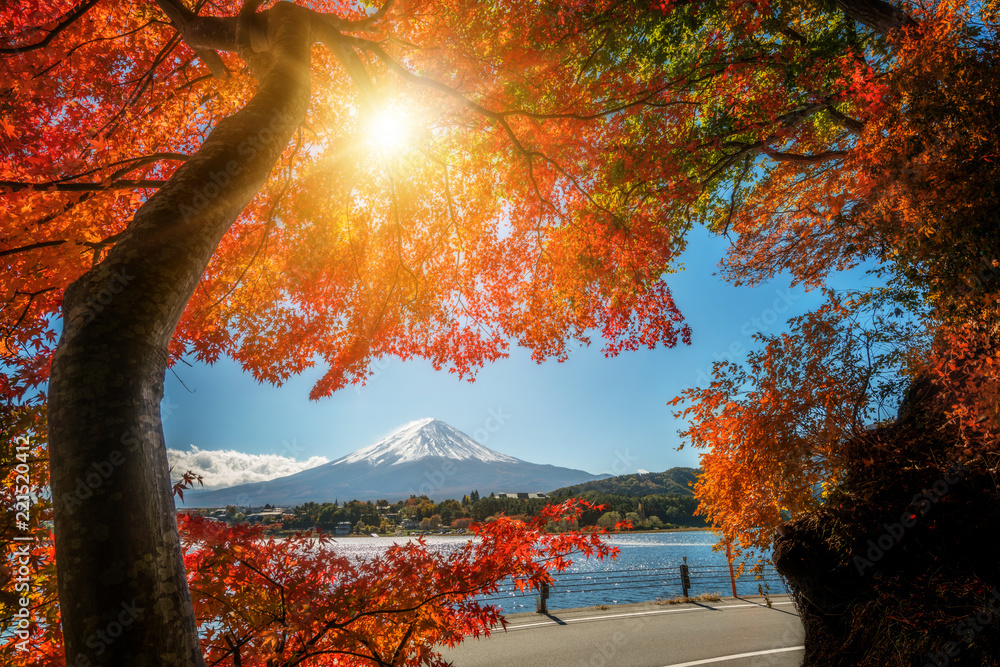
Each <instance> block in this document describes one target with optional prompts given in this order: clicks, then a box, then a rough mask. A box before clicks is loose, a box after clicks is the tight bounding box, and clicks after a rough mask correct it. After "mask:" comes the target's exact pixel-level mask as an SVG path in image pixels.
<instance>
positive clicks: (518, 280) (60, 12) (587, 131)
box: [0, 0, 996, 665]
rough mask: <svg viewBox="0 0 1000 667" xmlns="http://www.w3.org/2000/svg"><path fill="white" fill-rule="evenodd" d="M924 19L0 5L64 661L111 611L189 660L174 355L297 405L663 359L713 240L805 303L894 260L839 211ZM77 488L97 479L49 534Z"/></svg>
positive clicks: (21, 339) (30, 355)
mask: <svg viewBox="0 0 1000 667" xmlns="http://www.w3.org/2000/svg"><path fill="white" fill-rule="evenodd" d="M976 7H978V8H979V9H978V10H977V11H978V12H979V14H977V16H979V17H981V18H982V19H983V25H984V26H985V27H984V28H983V29H984V30H985V31H986V32H987V33H989V31H990V30H992V29H993V26H995V25H996V24H995V21H993V17H995V6H994V4H992V3H985V4H980V5H976ZM919 9H920V8H919V7H913V6H909V5H907V6H905V7H904V6H902V5H900V6H896V5H893V4H889V3H885V2H882V1H881V0H837V1H836V2H835V3H833V6H830V5H827V4H824V3H815V4H795V3H782V2H776V3H770V2H765V1H760V2H750V3H743V2H711V1H706V2H677V3H674V2H663V3H659V2H657V3H648V2H623V3H615V2H602V1H594V2H584V1H576V0H553V1H552V2H539V3H520V2H493V3H480V2H469V1H468V0H420V1H416V0H414V1H411V2H405V3H403V2H400V3H391V2H387V3H386V4H384V5H381V6H379V7H366V6H362V5H356V4H351V3H346V2H336V1H332V0H331V1H326V2H324V1H319V0H317V1H316V2H310V3H308V4H303V5H295V4H291V3H287V2H279V3H276V4H273V5H269V6H266V7H264V5H263V3H262V2H260V1H259V0H251V1H248V2H245V3H242V4H241V3H237V2H233V1H227V2H214V3H201V2H199V3H197V4H196V5H195V6H194V7H191V6H188V5H186V4H184V3H183V2H182V1H181V0H157V1H156V2H148V3H142V4H135V5H131V4H130V5H126V4H118V5H115V4H113V3H110V2H98V1H97V0H82V1H80V2H52V3H45V4H43V5H39V4H38V3H34V2H30V1H28V0H24V1H22V2H12V3H8V4H7V5H5V6H4V7H3V8H2V9H0V16H2V17H3V25H5V26H8V27H7V29H6V30H7V32H6V33H5V36H4V41H5V45H4V46H2V47H0V62H2V67H3V69H4V74H5V78H4V83H3V84H2V85H0V118H2V128H0V129H2V133H3V139H2V141H3V145H4V158H3V163H2V164H0V171H2V173H0V188H2V191H3V195H2V199H0V208H2V211H3V219H4V221H5V222H4V226H3V230H2V238H0V244H2V247H0V259H2V260H3V261H4V263H5V265H6V266H5V271H4V273H3V283H2V284H3V296H2V298H3V303H4V308H3V311H2V317H0V327H2V328H3V338H2V340H3V342H2V346H3V347H2V353H3V364H4V369H3V370H4V373H3V374H2V376H0V382H2V385H0V391H2V392H3V400H4V402H5V403H6V404H8V405H11V406H18V405H24V404H26V403H28V404H30V402H31V401H32V400H33V399H34V398H36V397H38V395H39V394H38V391H39V387H41V386H42V385H43V383H45V382H47V383H48V384H47V385H46V386H45V392H44V394H43V395H42V396H43V398H44V399H45V400H46V402H47V411H48V442H49V450H48V452H49V463H50V473H51V488H52V498H53V501H54V512H55V518H56V541H55V545H56V556H57V558H56V567H57V568H58V569H59V577H58V585H59V598H60V603H61V621H62V629H63V633H64V636H65V640H66V649H67V652H68V654H69V655H76V654H79V653H80V652H81V651H82V650H84V645H85V642H86V640H87V638H88V636H90V633H92V632H93V625H94V623H95V621H94V619H102V620H101V621H97V622H98V623H100V622H104V623H107V622H109V621H110V620H111V619H112V618H113V617H115V616H116V615H117V614H118V613H120V605H121V603H122V601H123V600H125V599H129V600H131V599H137V600H138V601H139V604H140V606H142V607H144V608H149V609H152V610H155V617H154V618H148V619H146V621H145V622H143V623H142V624H140V625H139V626H137V627H134V628H133V629H132V631H130V632H129V633H127V634H125V635H123V637H122V639H121V640H119V641H117V642H115V644H114V645H113V646H112V647H111V649H110V651H111V652H113V653H114V654H115V655H116V656H131V657H130V658H129V659H133V660H135V664H141V662H140V658H139V657H138V656H142V655H148V656H152V655H155V656H157V660H158V663H157V664H164V665H166V664H202V661H203V657H202V649H201V647H200V645H199V642H198V639H197V633H196V623H195V616H194V607H193V605H192V603H191V600H190V597H189V594H188V592H187V591H188V587H187V579H186V575H185V569H184V562H183V559H182V551H183V550H182V544H181V540H180V536H179V534H178V532H177V528H176V524H175V521H174V516H173V501H172V497H171V487H172V485H171V481H170V478H169V474H168V470H167V465H166V459H165V454H164V451H163V450H164V447H163V436H162V430H161V428H160V416H159V402H160V399H161V397H162V384H163V375H164V372H165V370H166V368H167V367H168V366H169V365H170V364H172V363H174V362H176V361H177V360H178V359H180V358H182V357H184V356H185V355H191V356H193V357H194V358H196V359H199V360H203V361H209V362H211V361H214V360H216V359H218V358H220V356H222V355H228V356H230V357H232V358H233V359H236V360H238V361H239V362H240V363H241V364H242V365H243V367H244V368H245V369H246V370H247V371H249V372H251V373H252V374H253V375H254V376H255V377H256V378H257V379H260V380H266V381H270V382H275V383H280V382H282V381H283V380H284V379H286V378H288V377H289V376H290V375H292V374H295V373H298V372H301V371H302V370H303V369H305V368H307V367H310V366H311V365H313V364H316V363H323V364H325V365H326V366H327V368H328V372H327V373H326V374H325V375H324V376H323V377H322V378H321V379H320V381H319V382H318V383H317V385H316V386H315V388H314V390H313V397H320V396H325V395H328V394H330V393H331V392H333V391H335V390H336V389H338V388H340V387H342V386H344V385H345V384H346V383H348V382H356V381H362V380H363V379H364V378H365V377H366V374H367V372H368V371H367V364H368V362H369V361H370V360H372V359H373V358H377V357H379V356H381V355H387V354H388V355H396V356H399V357H401V358H404V359H405V358H410V357H414V356H419V357H424V358H427V359H429V360H431V361H432V362H433V364H434V365H435V367H438V368H444V367H447V368H448V369H449V370H450V371H452V372H455V373H457V374H458V375H460V376H465V375H468V374H470V373H472V372H474V371H475V369H476V368H478V367H479V366H481V365H482V364H484V363H487V362H490V361H493V360H496V359H498V358H501V357H503V356H504V355H505V354H506V352H507V349H508V346H509V344H510V342H511V341H513V342H516V343H517V344H519V345H523V346H525V347H528V348H530V349H531V350H532V354H533V355H534V357H535V358H536V359H539V360H540V359H543V358H547V357H555V358H564V357H565V355H566V350H567V341H568V340H571V339H573V338H576V339H579V340H582V341H584V342H589V336H590V335H591V332H592V331H598V332H599V333H600V335H601V337H602V338H603V339H604V340H605V350H606V352H607V353H608V354H616V353H619V352H621V351H624V350H630V349H635V348H637V347H638V346H640V345H643V346H650V347H653V346H656V345H658V344H663V345H667V346H671V345H674V344H676V343H677V342H678V341H683V340H686V339H687V338H688V336H689V335H690V334H689V332H688V330H687V328H686V327H685V326H684V324H683V322H682V320H681V317H680V314H679V313H678V312H677V309H676V307H675V305H674V303H673V301H672V299H671V296H670V292H669V290H668V288H667V287H666V284H665V282H664V281H663V279H662V276H663V274H664V273H665V272H667V271H669V270H670V269H671V262H672V260H673V259H674V258H675V256H676V254H677V252H678V251H679V250H680V249H682V248H683V244H684V238H683V237H684V232H685V230H687V229H688V228H689V227H690V226H691V225H693V224H696V223H699V222H700V223H703V224H707V225H709V226H710V227H711V228H712V229H714V230H716V231H719V232H724V231H732V232H736V233H737V234H738V240H737V243H736V245H735V248H736V250H735V251H734V253H733V254H731V261H730V265H732V266H740V265H741V264H740V262H743V265H745V266H746V267H747V269H746V270H745V271H743V273H741V274H739V275H743V276H766V275H768V272H769V271H771V270H772V269H774V267H779V268H780V267H787V266H793V267H795V268H798V273H797V275H800V276H802V277H803V278H804V279H806V280H807V281H808V282H810V283H811V284H816V283H817V281H819V280H821V277H822V275H823V273H824V271H825V270H827V269H828V268H829V267H839V266H847V265H850V264H851V263H852V262H854V261H855V260H856V258H857V257H859V256H864V255H865V253H866V252H867V251H869V250H872V249H877V248H880V247H881V246H879V245H878V244H879V241H880V240H887V239H888V242H890V243H896V245H899V243H897V242H896V241H895V240H893V239H891V237H887V236H886V235H885V233H884V229H885V227H884V225H883V227H879V226H878V225H877V224H876V223H875V222H874V221H875V219H876V217H877V215H876V213H877V212H878V211H879V210H884V207H883V209H880V208H879V207H878V206H875V205H871V206H869V207H868V208H867V209H866V210H869V211H873V212H876V213H872V218H871V224H868V225H862V224H855V222H856V221H854V220H847V219H846V218H845V214H847V213H851V214H853V213H854V212H855V211H858V212H859V213H860V212H861V209H862V208H863V207H857V206H854V205H852V201H854V200H851V199H850V198H851V197H852V196H853V194H854V193H856V192H859V191H860V192H867V193H877V192H879V187H878V185H879V181H878V180H877V179H876V178H873V177H872V174H877V173H878V172H871V171H869V172H866V171H865V170H864V169H863V168H861V167H859V166H858V162H852V160H857V161H859V162H862V163H863V158H864V156H865V155H869V156H873V155H875V153H873V152H872V147H876V148H877V144H878V142H877V139H878V138H879V137H880V136H881V134H880V133H881V132H882V131H883V130H884V129H885V128H886V127H888V126H887V125H880V122H886V119H890V118H891V113H890V111H887V110H892V109H903V106H900V105H899V103H898V97H894V95H897V93H898V90H896V89H893V88H892V82H891V81H890V82H889V83H886V81H887V80H888V79H889V78H891V77H890V75H891V74H892V73H893V72H896V71H897V70H898V65H899V63H900V62H906V58H907V56H906V52H905V51H900V50H899V49H898V48H897V47H896V46H895V45H894V42H893V40H896V39H899V37H898V36H899V35H906V34H911V33H913V32H914V30H915V28H916V26H917V25H918V21H919V24H920V25H924V24H927V25H941V26H944V27H943V28H941V30H942V34H943V35H949V34H955V31H954V30H951V32H949V29H950V28H949V26H952V25H954V24H955V21H954V20H953V21H951V22H949V20H947V19H948V16H945V15H950V16H952V17H958V18H959V19H961V20H965V19H967V18H968V14H969V11H970V10H969V8H968V7H967V6H966V5H963V4H961V3H957V4H952V3H938V4H933V5H931V7H930V10H928V11H929V12H930V14H931V15H933V16H937V15H938V14H940V15H942V16H944V18H943V19H942V20H940V21H938V23H937V24H935V23H934V21H928V20H925V19H924V17H923V16H918V12H917V10H919ZM939 9H941V10H942V11H940V12H938V14H935V13H934V12H937V11H938V10H939ZM921 11H923V10H921ZM963 12H964V14H963ZM914 16H916V17H917V18H916V19H915V18H913V17H914ZM963 17H964V18H963ZM959 23H961V21H959ZM966 23H968V21H966ZM963 25H964V24H963ZM922 29H924V30H925V33H924V34H933V33H932V32H930V31H927V30H926V29H925V28H922ZM952 41H954V40H952ZM929 42H930V43H932V44H943V45H944V46H942V48H945V47H947V45H948V44H949V43H951V42H948V40H946V39H931V40H929ZM921 48H923V47H921ZM967 51H968V49H966V50H965V51H962V53H966V52H967ZM901 53H902V55H900V54H901ZM915 53H916V54H917V56H915V57H913V58H911V59H910V61H911V62H919V55H920V54H924V53H927V51H921V50H920V48H917V50H916V52H915ZM977 53H985V51H984V49H980V51H978V52H977ZM984 58H985V56H984ZM984 62H986V61H985V60H984ZM904 69H905V68H904ZM987 70H988V68H987ZM942 90H943V91H944V93H946V92H947V91H946V90H945V89H942ZM904 106H905V105H904ZM981 106H982V107H983V108H988V107H989V105H988V104H984V105H981ZM387 116H388V117H389V118H391V119H394V120H393V122H392V123H386V122H385V119H386V117H387ZM904 116H905V114H904ZM920 132H921V130H920V129H919V128H916V127H915V128H914V135H913V136H914V137H916V138H919V137H920V136H921V135H920ZM866 147H868V148H866ZM916 148H917V147H916V144H915V145H914V150H916ZM866 151H868V152H867V153H866ZM883 151H884V152H883V153H882V155H888V154H889V153H890V152H891V151H889V148H888V147H886V148H885V149H883ZM960 155H961V153H960V152H955V153H954V154H953V157H954V158H955V159H954V160H952V164H955V165H956V166H958V165H960V164H961V163H960V159H959V157H960ZM984 159H985V158H984ZM956 160H958V161H956ZM873 164H877V162H873ZM977 164H978V162H977ZM866 179H867V180H866ZM883 184H884V183H883ZM858 188H861V190H858ZM916 191H917V190H914V192H916ZM890 201H891V198H888V199H886V200H885V202H887V203H888V202H890ZM889 218H891V216H889ZM824 221H825V224H819V223H821V222H824ZM886 222H887V223H888V224H889V225H890V226H891V224H892V223H893V221H892V220H891V219H886ZM814 223H815V224H814ZM873 230H874V231H873ZM879 230H881V232H880V231H879ZM879 233H882V236H881V237H879ZM908 233H909V232H908ZM800 238H806V239H808V240H809V243H807V244H801V243H798V242H797V239H800ZM906 238H907V239H910V240H914V239H918V238H919V233H916V232H914V233H911V234H910V236H907V237H906ZM757 241H759V244H756V245H755V243H756V242H757ZM916 247H917V248H919V249H920V252H925V255H924V256H926V257H932V256H938V253H937V251H935V250H933V246H929V245H926V244H920V243H917V244H916ZM758 250H762V254H761V253H760V252H757V251H758ZM915 253H918V251H914V252H911V253H909V255H908V256H910V257H914V258H916V257H917V256H918V254H915ZM956 256H957V255H956ZM782 262H784V264H783V263H782ZM59 314H61V316H62V319H61V322H60V324H61V328H62V330H61V334H60V340H59V342H58V344H57V343H56V335H55V333H54V330H53V326H52V324H53V321H54V319H55V318H56V317H57V316H58V315H59ZM118 461H120V463H117V462H118ZM94 466H98V467H99V468H101V469H102V470H106V469H109V468H108V466H111V467H110V469H111V470H112V473H111V474H109V475H107V476H106V477H104V478H103V481H102V482H101V483H100V484H99V485H98V487H97V488H95V489H93V492H92V493H91V494H89V495H88V496H87V497H86V498H85V504H84V506H83V507H84V508H85V509H74V510H73V511H78V512H80V513H81V514H80V516H86V520H85V521H84V520H68V517H69V513H70V511H71V509H70V508H69V505H73V506H74V507H75V503H67V502H66V501H67V499H69V498H72V496H71V494H73V493H74V489H75V487H76V485H77V484H78V483H79V481H80V480H81V479H85V478H86V477H87V475H88V474H91V473H92V472H93V471H94ZM61 517H67V520H60V519H61ZM117 526H129V527H130V530H129V531H128V534H126V535H115V537H114V539H111V536H112V534H113V533H114V531H115V528H116V527H117Z"/></svg>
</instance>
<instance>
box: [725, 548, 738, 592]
mask: <svg viewBox="0 0 1000 667" xmlns="http://www.w3.org/2000/svg"><path fill="white" fill-rule="evenodd" d="M726 560H728V561H729V581H730V582H731V583H732V584H733V597H734V598H735V597H739V596H738V595H736V575H734V574H733V550H732V548H731V547H730V544H729V540H726Z"/></svg>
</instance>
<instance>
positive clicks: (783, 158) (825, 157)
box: [760, 146, 847, 164]
mask: <svg viewBox="0 0 1000 667" xmlns="http://www.w3.org/2000/svg"><path fill="white" fill-rule="evenodd" d="M760 152H761V153H763V154H764V155H766V156H768V157H769V158H771V159H772V160H777V161H778V162H794V163H796V164H821V163H823V162H827V161H829V160H839V159H841V158H844V157H846V156H847V151H823V152H822V153H816V154H815V155H800V154H799V153H781V152H779V151H776V150H774V149H773V148H771V147H770V146H761V147H760Z"/></svg>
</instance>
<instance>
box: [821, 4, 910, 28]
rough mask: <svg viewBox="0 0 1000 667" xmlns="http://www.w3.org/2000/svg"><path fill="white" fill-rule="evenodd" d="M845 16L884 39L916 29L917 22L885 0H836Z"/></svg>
mask: <svg viewBox="0 0 1000 667" xmlns="http://www.w3.org/2000/svg"><path fill="white" fill-rule="evenodd" d="M834 4H835V5H836V6H837V7H838V8H839V9H840V10H841V11H842V12H844V15H845V16H846V17H847V18H849V19H851V20H853V21H857V22H858V23H860V24H861V25H863V26H865V27H866V28H870V29H871V30H874V31H875V32H877V33H878V34H880V35H882V36H883V37H890V36H892V35H893V34H894V33H895V32H896V31H898V30H900V29H904V28H915V27H917V22H916V21H914V20H913V18H912V17H911V16H910V15H909V14H907V13H906V12H904V11H903V10H902V9H900V8H898V7H896V6H895V5H892V4H890V3H888V2H885V1H884V0H834Z"/></svg>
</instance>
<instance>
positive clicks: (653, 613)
mask: <svg viewBox="0 0 1000 667" xmlns="http://www.w3.org/2000/svg"><path fill="white" fill-rule="evenodd" d="M788 604H794V603H793V602H773V603H771V606H772V607H777V606H780V605H788ZM765 606H766V605H763V604H752V603H751V604H727V605H722V606H719V607H683V608H681V609H660V610H657V611H634V612H630V613H628V614H607V615H604V616H586V617H584V618H566V619H561V620H562V623H559V622H557V621H542V622H540V623H524V624H523V625H509V626H507V632H510V631H512V630H526V629H528V628H538V627H542V626H545V625H562V624H566V625H569V624H570V623H581V622H583V621H603V620H605V619H611V618H629V617H631V616H658V615H660V614H676V613H679V612H689V611H712V610H714V609H719V610H722V609H746V608H748V607H765ZM557 613H558V612H557Z"/></svg>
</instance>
